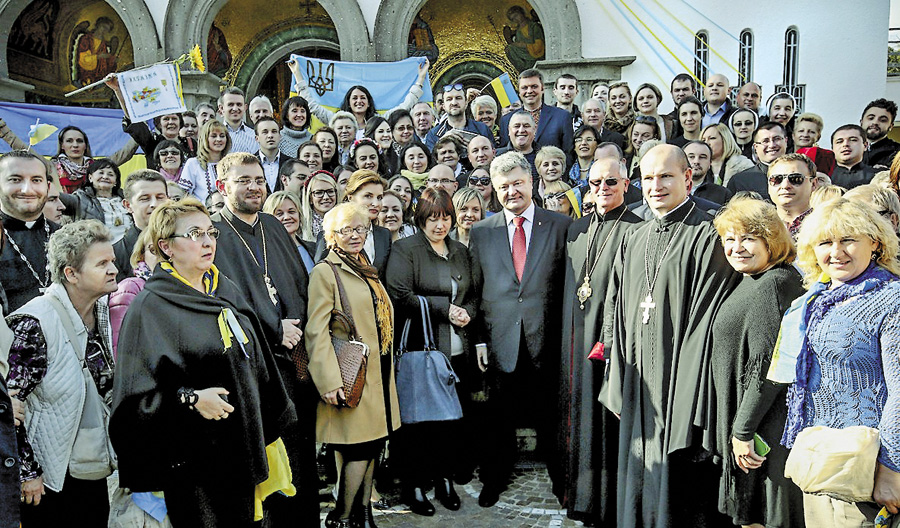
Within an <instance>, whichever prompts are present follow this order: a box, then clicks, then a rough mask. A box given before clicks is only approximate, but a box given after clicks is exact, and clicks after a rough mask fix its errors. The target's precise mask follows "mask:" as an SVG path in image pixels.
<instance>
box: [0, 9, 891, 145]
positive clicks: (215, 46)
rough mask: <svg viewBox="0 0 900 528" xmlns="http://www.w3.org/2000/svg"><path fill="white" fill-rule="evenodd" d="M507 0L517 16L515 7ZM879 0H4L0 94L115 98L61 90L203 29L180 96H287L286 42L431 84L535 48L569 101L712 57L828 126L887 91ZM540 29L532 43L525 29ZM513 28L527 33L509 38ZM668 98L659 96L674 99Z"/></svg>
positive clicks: (174, 51)
mask: <svg viewBox="0 0 900 528" xmlns="http://www.w3.org/2000/svg"><path fill="white" fill-rule="evenodd" d="M516 6H517V7H518V8H520V9H519V11H521V12H522V13H524V16H523V17H521V18H517V17H513V18H512V19H511V18H510V17H509V14H510V12H511V10H510V8H514V7H516ZM889 10H890V1H889V0H871V1H867V2H862V3H858V4H853V5H848V4H846V2H841V3H839V2H837V1H836V0H819V1H816V2H811V1H810V2H781V1H776V0H760V1H757V2H753V3H748V4H746V5H742V4H739V3H722V2H720V1H717V0H530V2H526V1H525V0H318V1H316V0H269V1H266V2H261V1H259V0H0V58H2V59H3V60H0V99H2V100H9V101H26V102H34V103H46V104H83V105H89V106H111V107H114V106H115V103H114V101H112V100H111V99H110V95H111V94H110V92H109V91H108V90H105V89H103V88H100V89H95V90H92V91H89V92H86V93H85V94H83V95H82V96H80V97H78V98H75V99H74V100H68V99H65V98H64V96H63V94H64V93H65V92H67V91H71V90H74V89H75V88H77V87H80V86H83V85H86V84H88V83H90V82H92V81H94V80H96V79H98V78H102V77H103V76H104V75H105V74H106V73H108V72H110V71H122V70H125V69H129V68H133V67H140V66H144V65H149V64H152V63H155V62H158V61H161V60H165V59H172V58H176V57H178V56H180V55H182V54H183V53H186V52H187V51H188V50H189V49H190V48H192V47H193V46H194V45H195V44H199V45H200V47H201V48H202V50H203V56H204V58H205V60H206V61H207V65H208V66H209V68H208V70H207V71H206V72H205V73H200V72H193V71H185V72H184V73H183V86H184V92H185V96H186V98H187V102H188V104H189V105H193V104H196V103H197V102H200V101H205V100H211V99H213V98H215V97H216V96H217V94H218V93H219V89H220V87H221V86H223V85H236V86H238V87H240V88H242V89H243V90H245V92H246V93H248V94H249V95H255V94H266V95H269V96H270V97H271V98H273V99H274V100H278V101H280V100H282V99H283V98H284V97H285V96H286V95H287V93H288V90H289V86H290V79H289V73H288V72H287V68H286V67H285V65H284V60H285V59H286V57H287V56H288V54H290V53H301V54H304V55H307V56H313V57H320V58H328V59H338V58H339V59H341V60H346V61H390V60H399V59H403V58H406V57H408V56H410V55H422V56H427V57H429V59H430V60H431V70H430V78H431V82H432V85H433V87H439V86H442V85H444V84H448V83H451V82H462V83H463V84H465V85H466V86H474V87H481V86H484V85H485V84H487V82H488V81H490V79H492V78H494V77H496V76H497V75H499V74H500V73H503V72H506V73H509V74H510V75H511V76H513V77H514V76H515V75H516V74H517V73H518V70H519V69H521V68H522V67H524V66H526V65H528V64H531V63H535V64H536V66H537V67H538V68H539V69H541V70H542V71H543V72H544V73H545V77H546V80H547V82H548V87H549V84H550V83H552V81H553V80H554V79H555V78H556V77H557V76H558V75H559V74H561V73H564V72H568V73H572V74H574V75H575V76H576V77H577V78H578V79H579V83H580V88H581V91H580V94H579V97H578V99H576V102H579V101H580V100H583V99H584V98H586V97H588V96H589V95H590V94H589V93H588V92H589V90H590V86H591V85H592V84H593V83H594V82H597V81H615V80H620V79H621V80H625V81H628V82H629V83H631V84H632V86H637V85H638V84H640V83H643V82H652V83H654V84H656V85H657V86H659V87H660V89H661V90H662V92H663V93H664V94H667V93H668V91H669V90H668V88H669V86H668V85H669V82H670V80H671V79H672V77H674V75H675V74H677V73H681V72H688V73H692V74H694V75H695V76H696V77H697V78H698V79H700V80H705V79H706V76H708V75H709V74H710V73H722V74H725V75H726V76H727V77H728V78H729V80H730V82H731V84H732V85H734V86H739V85H740V84H743V82H744V80H745V79H746V80H753V81H755V82H757V83H759V84H761V85H762V86H763V97H764V98H766V97H768V96H769V95H771V94H772V93H774V92H775V91H789V92H791V93H793V94H794V95H795V96H796V97H798V99H799V100H800V101H801V108H802V109H804V110H809V111H813V112H816V113H819V114H820V115H822V116H823V117H824V119H825V123H826V126H825V128H826V130H833V129H834V128H835V127H837V126H839V125H840V124H843V123H851V122H858V121H859V114H860V112H861V110H862V107H863V106H864V105H865V104H866V102H868V101H870V100H872V99H875V98H878V97H884V96H886V95H890V93H889V92H891V91H892V90H891V86H889V85H890V83H889V82H888V76H887V68H886V66H887V60H888V59H887V50H888V46H887V43H888V19H889ZM535 35H538V36H543V41H542V43H541V44H540V45H537V44H536V43H535V44H534V45H532V44H531V43H534V42H535V38H534V37H535ZM529 39H530V40H529ZM512 41H518V42H528V43H529V45H528V46H527V47H525V48H521V49H524V50H525V51H520V52H518V53H513V52H511V51H510V42H512ZM513 51H515V50H513ZM547 92H548V94H547V100H548V102H552V95H551V94H550V91H549V90H548V91H547ZM666 99H667V101H665V102H664V103H663V105H661V111H663V112H667V111H669V110H670V109H671V107H672V103H671V100H669V99H668V97H667V98H666Z"/></svg>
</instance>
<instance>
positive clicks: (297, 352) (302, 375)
mask: <svg viewBox="0 0 900 528" xmlns="http://www.w3.org/2000/svg"><path fill="white" fill-rule="evenodd" d="M291 361H293V362H294V368H295V369H296V372H297V380H298V381H302V382H304V383H305V382H307V381H309V380H310V379H311V378H310V376H309V352H307V350H306V343H304V340H303V339H301V340H300V342H299V343H297V346H295V347H294V348H292V349H291Z"/></svg>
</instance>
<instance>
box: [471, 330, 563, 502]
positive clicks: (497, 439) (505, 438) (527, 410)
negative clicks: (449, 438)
mask: <svg viewBox="0 0 900 528" xmlns="http://www.w3.org/2000/svg"><path fill="white" fill-rule="evenodd" d="M524 343H525V338H524V336H523V337H522V347H521V348H520V350H519V359H518V362H517V363H516V368H515V370H513V371H512V372H500V371H498V370H496V369H495V370H493V371H491V372H489V373H488V387H489V389H488V401H487V405H486V409H485V413H486V423H485V429H484V453H483V455H484V456H483V458H482V461H481V475H480V478H481V481H482V482H483V483H484V485H485V487H489V486H490V487H494V488H495V489H498V488H499V489H503V488H504V487H505V486H506V484H507V482H508V480H509V477H510V475H511V474H512V470H513V466H514V465H515V462H516V458H517V444H516V428H517V427H533V428H534V429H535V430H536V432H537V454H538V456H539V457H540V458H541V459H542V460H545V461H547V462H548V464H549V463H550V462H551V460H550V458H551V457H550V456H549V454H550V453H552V446H553V444H554V440H555V435H554V433H553V429H552V423H553V420H552V416H553V415H554V409H555V401H556V400H555V397H553V392H552V388H551V387H552V385H550V383H549V382H548V379H549V378H548V376H546V375H544V374H543V373H542V370H544V369H541V370H539V369H538V368H536V367H535V365H534V362H533V361H532V358H531V357H530V356H529V355H528V352H527V350H526V348H525V346H524ZM553 379H555V378H553ZM551 473H552V471H551Z"/></svg>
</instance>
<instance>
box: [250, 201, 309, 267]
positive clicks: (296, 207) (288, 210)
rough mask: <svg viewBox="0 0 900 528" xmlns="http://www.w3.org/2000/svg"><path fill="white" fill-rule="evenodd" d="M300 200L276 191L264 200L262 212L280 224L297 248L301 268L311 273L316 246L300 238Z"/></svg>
mask: <svg viewBox="0 0 900 528" xmlns="http://www.w3.org/2000/svg"><path fill="white" fill-rule="evenodd" d="M301 204H302V202H301V200H300V198H298V197H297V195H296V194H294V193H292V192H290V191H277V192H274V193H272V194H271V195H270V196H269V197H268V198H266V203H264V204H263V212H264V213H267V214H270V215H272V216H274V217H275V218H277V219H278V221H279V222H281V225H283V226H284V229H285V231H287V233H288V235H290V237H291V241H292V242H293V243H294V245H295V246H296V247H297V252H298V253H300V260H301V261H303V267H304V268H306V272H307V273H309V272H310V271H312V267H313V266H314V265H315V255H316V244H315V242H306V241H304V240H303V239H302V238H300V231H301V226H302V223H301V215H300V205H301Z"/></svg>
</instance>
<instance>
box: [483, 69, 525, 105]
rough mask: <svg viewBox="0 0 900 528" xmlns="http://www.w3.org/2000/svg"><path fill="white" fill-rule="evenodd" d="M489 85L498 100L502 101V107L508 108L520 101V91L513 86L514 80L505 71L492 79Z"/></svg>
mask: <svg viewBox="0 0 900 528" xmlns="http://www.w3.org/2000/svg"><path fill="white" fill-rule="evenodd" d="M488 86H490V87H491V88H493V90H494V95H495V96H496V97H497V101H499V102H500V108H506V107H507V106H510V105H512V104H515V103H518V102H519V93H518V92H517V91H516V89H515V87H514V86H513V83H512V80H511V79H510V78H509V74H508V73H503V74H501V75H500V77H497V78H496V79H494V80H493V81H491V82H490V83H489V84H488Z"/></svg>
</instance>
